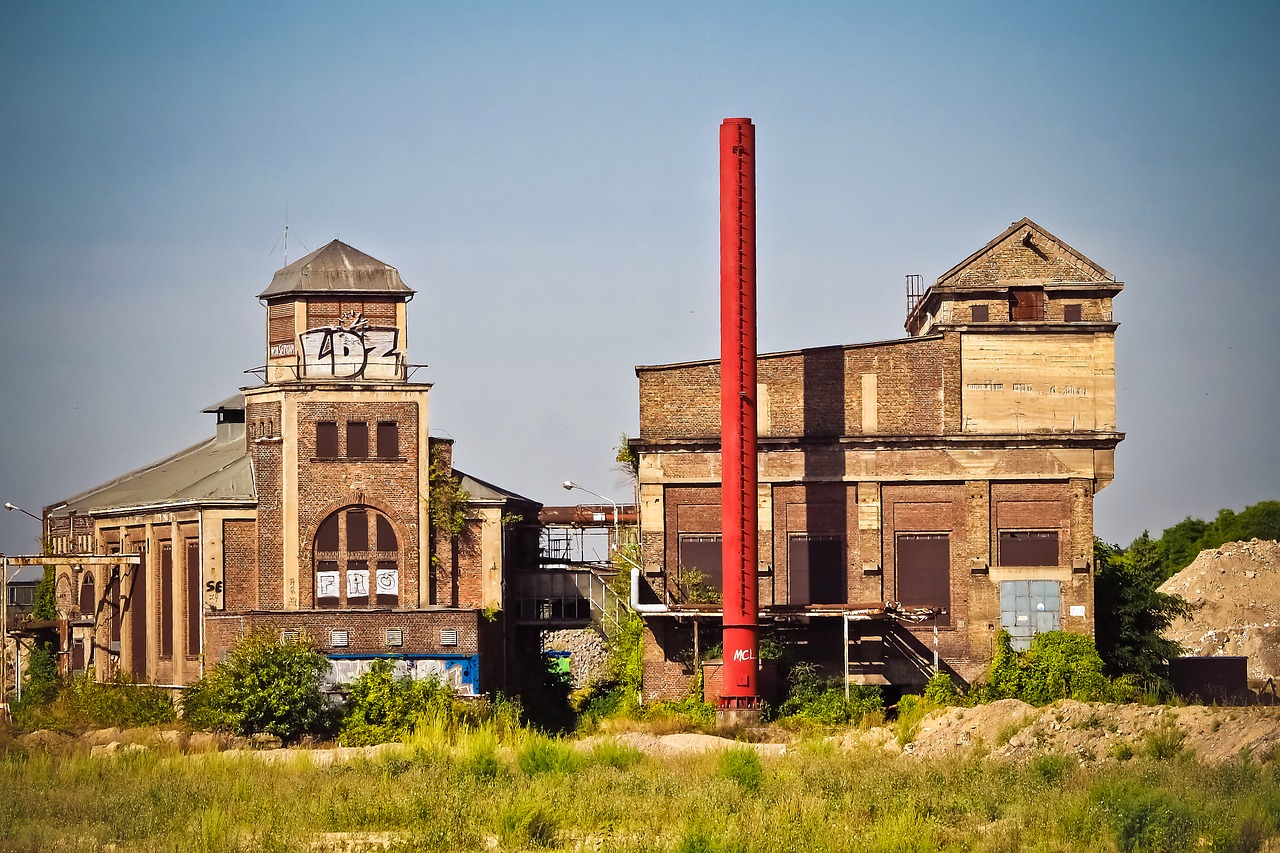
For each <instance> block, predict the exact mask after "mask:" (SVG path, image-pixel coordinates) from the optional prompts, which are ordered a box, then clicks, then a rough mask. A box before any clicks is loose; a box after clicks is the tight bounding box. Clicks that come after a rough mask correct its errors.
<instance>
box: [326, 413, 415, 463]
mask: <svg viewBox="0 0 1280 853" xmlns="http://www.w3.org/2000/svg"><path fill="white" fill-rule="evenodd" d="M374 435H375V439H376V441H377V445H376V453H377V458H378V459H388V460H391V459H399V458H400V425H399V424H398V423H396V422H395V421H378V423H377V425H376V432H375V434H374ZM346 439H347V440H346V453H343V452H342V450H341V448H340V445H339V441H338V422H337V421H319V422H318V423H317V424H316V456H317V457H318V458H320V459H368V458H369V424H368V422H366V421H347V422H346Z"/></svg>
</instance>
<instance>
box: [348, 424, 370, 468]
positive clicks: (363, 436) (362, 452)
mask: <svg viewBox="0 0 1280 853" xmlns="http://www.w3.org/2000/svg"><path fill="white" fill-rule="evenodd" d="M347 458H348V459H368V458H369V425H368V424H367V423H365V422H364V421H347Z"/></svg>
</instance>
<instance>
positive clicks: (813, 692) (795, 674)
mask: <svg viewBox="0 0 1280 853" xmlns="http://www.w3.org/2000/svg"><path fill="white" fill-rule="evenodd" d="M787 685H788V689H787V698H786V699H785V700H783V702H782V705H781V706H779V708H778V716H779V717H789V718H792V719H797V720H805V721H808V722H811V723H818V724H820V725H827V726H839V725H851V724H857V723H859V722H861V721H862V718H863V717H864V716H866V715H867V714H869V713H871V712H873V711H881V710H883V709H884V697H883V696H882V695H881V693H880V691H879V689H877V688H875V687H868V686H864V685H856V686H852V687H850V688H849V698H848V699H846V698H845V695H844V694H845V686H844V683H843V682H842V681H841V680H840V679H839V678H825V677H823V676H822V675H821V674H820V673H819V670H818V667H817V665H816V664H813V663H807V662H806V663H798V664H796V665H795V666H793V667H792V668H791V671H790V673H788V676H787Z"/></svg>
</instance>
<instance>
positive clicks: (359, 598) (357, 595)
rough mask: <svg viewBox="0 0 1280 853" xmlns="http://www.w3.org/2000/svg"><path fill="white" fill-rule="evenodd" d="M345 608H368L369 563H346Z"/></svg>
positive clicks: (357, 561) (361, 561)
mask: <svg viewBox="0 0 1280 853" xmlns="http://www.w3.org/2000/svg"><path fill="white" fill-rule="evenodd" d="M347 606H348V607H368V606H369V561H368V560H348V561H347Z"/></svg>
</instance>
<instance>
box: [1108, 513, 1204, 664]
mask: <svg viewBox="0 0 1280 853" xmlns="http://www.w3.org/2000/svg"><path fill="white" fill-rule="evenodd" d="M1093 556H1094V565H1095V567H1096V582H1095V585H1094V599H1095V604H1094V610H1095V613H1096V616H1097V626H1096V629H1095V634H1096V637H1097V647H1098V653H1099V654H1100V655H1101V656H1102V660H1103V662H1104V663H1105V664H1106V667H1107V673H1108V674H1109V675H1111V676H1112V677H1118V676H1121V675H1133V676H1136V677H1138V678H1140V679H1143V680H1148V681H1160V682H1163V681H1164V680H1165V678H1166V676H1167V673H1168V663H1169V659H1170V658H1174V657H1177V656H1178V655H1179V654H1181V653H1182V648H1181V647H1180V646H1179V645H1178V644H1177V643H1176V642H1174V641H1173V640H1166V639H1165V638H1164V636H1163V634H1164V631H1165V629H1166V628H1168V627H1169V626H1170V625H1171V624H1173V621H1174V620H1175V619H1178V618H1180V617H1186V616H1190V615H1191V612H1192V607H1191V605H1190V604H1189V603H1188V602H1187V601H1186V600H1184V599H1182V598H1180V597H1179V596H1176V595H1169V594H1167V593H1163V592H1160V590H1159V586H1160V584H1161V583H1162V582H1163V581H1164V579H1165V578H1164V572H1163V571H1162V570H1161V564H1160V548H1159V546H1158V545H1157V543H1156V542H1155V541H1153V540H1152V539H1151V537H1150V536H1149V535H1148V534H1146V533H1143V534H1142V535H1141V536H1139V537H1138V538H1137V539H1135V540H1134V542H1133V544H1132V545H1130V546H1129V549H1128V551H1122V550H1120V549H1119V548H1118V547H1117V546H1115V545H1108V544H1106V543H1105V542H1103V541H1102V540H1101V539H1095V540H1094V545H1093Z"/></svg>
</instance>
